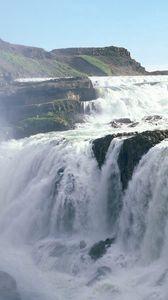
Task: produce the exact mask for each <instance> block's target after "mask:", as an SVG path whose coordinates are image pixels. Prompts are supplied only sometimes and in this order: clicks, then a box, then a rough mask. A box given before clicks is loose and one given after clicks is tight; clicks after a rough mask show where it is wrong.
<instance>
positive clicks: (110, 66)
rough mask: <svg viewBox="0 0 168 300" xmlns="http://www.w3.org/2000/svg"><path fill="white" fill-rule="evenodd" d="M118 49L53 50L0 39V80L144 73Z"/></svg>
mask: <svg viewBox="0 0 168 300" xmlns="http://www.w3.org/2000/svg"><path fill="white" fill-rule="evenodd" d="M146 73H147V72H146V71H145V69H144V68H143V67H142V66H141V65H140V64H139V63H138V62H136V61H135V60H134V59H132V58H131V55H130V53H129V52H128V51H127V50H126V49H124V48H119V47H113V46H111V47H104V48H69V49H55V50H52V51H50V52H48V51H45V50H44V49H41V48H37V47H29V46H22V45H14V44H10V43H7V42H5V41H3V40H1V39H0V78H1V79H8V80H9V79H11V78H12V79H15V78H19V77H40V76H41V77H65V76H83V75H88V76H103V75H104V76H106V75H138V74H146Z"/></svg>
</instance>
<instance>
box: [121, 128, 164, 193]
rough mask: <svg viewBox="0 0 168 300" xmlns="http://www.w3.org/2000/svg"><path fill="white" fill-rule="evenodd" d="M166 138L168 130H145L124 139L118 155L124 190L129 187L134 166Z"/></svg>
mask: <svg viewBox="0 0 168 300" xmlns="http://www.w3.org/2000/svg"><path fill="white" fill-rule="evenodd" d="M165 138H168V130H154V131H145V132H142V133H137V134H135V135H134V136H133V137H131V138H128V139H125V140H124V142H123V145H122V147H121V150H120V153H119V156H118V165H119V168H120V174H121V183H122V188H123V190H125V189H126V188H127V185H128V182H129V180H130V179H131V177H132V174H133V171H134V168H135V167H136V166H137V164H138V163H139V161H140V159H141V158H142V156H143V155H144V154H146V153H147V152H148V151H149V149H150V148H152V147H154V146H155V145H156V144H158V143H160V142H161V141H162V140H164V139H165Z"/></svg>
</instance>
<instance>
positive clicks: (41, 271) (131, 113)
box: [0, 76, 168, 300]
mask: <svg viewBox="0 0 168 300" xmlns="http://www.w3.org/2000/svg"><path fill="white" fill-rule="evenodd" d="M92 82H93V85H94V86H95V88H96V89H97V92H98V95H99V99H96V100H95V101H91V102H87V103H85V104H84V105H85V110H86V118H85V123H84V124H82V125H78V127H77V128H76V129H75V130H73V131H72V130H71V131H67V132H61V133H60V132H55V133H49V134H39V135H37V136H33V137H30V138H25V139H22V140H18V141H16V140H10V141H7V142H1V144H0V191H1V194H0V245H1V246H0V271H1V270H2V271H4V272H7V273H9V274H10V275H11V276H12V277H14V278H15V280H16V282H17V286H18V290H19V292H20V296H21V299H22V300H72V299H73V300H78V299H79V298H80V299H81V300H102V299H104V300H112V299H113V300H135V299H136V300H167V299H168V296H167V294H168V259H167V252H168V193H167V190H168V142H167V141H163V142H162V143H160V144H159V145H157V146H155V147H154V148H152V149H151V150H150V151H149V152H148V153H147V154H146V155H145V156H144V157H142V159H141V161H140V162H139V164H138V166H137V168H136V170H135V172H134V174H133V177H132V179H131V181H130V182H129V185H128V188H127V190H126V191H125V192H124V193H123V192H122V188H121V183H120V171H119V167H118V164H117V158H118V155H119V152H120V148H121V146H122V142H123V141H122V140H120V139H114V140H113V141H112V143H111V145H110V147H109V149H108V152H107V155H106V161H105V163H104V165H103V167H102V169H101V170H100V169H99V168H98V164H97V162H96V159H95V157H94V155H93V151H92V139H93V138H96V137H98V136H99V137H100V136H103V135H105V134H108V133H114V132H115V133H116V132H122V131H124V132H131V131H143V130H145V129H154V128H164V129H166V128H167V127H168V122H167V120H168V76H138V77H111V78H109V77H108V78H92ZM154 115H157V116H159V117H157V118H151V117H153V116H154ZM148 117H149V118H148ZM118 118H129V119H131V121H132V122H134V123H136V125H135V127H129V125H128V124H125V123H123V124H120V126H119V127H118V128H113V127H111V124H109V123H110V122H111V121H112V120H114V119H118ZM131 124H132V123H131ZM108 201H111V203H112V207H113V211H114V214H112V216H111V217H110V216H109V213H108V209H107V208H108ZM119 203H122V205H121V206H122V209H121V211H120V209H119ZM114 216H115V217H114ZM109 218H110V219H109ZM113 236H115V237H117V238H116V242H115V243H114V244H112V246H111V247H110V248H108V250H107V253H106V254H105V255H104V256H103V257H102V258H100V259H98V260H97V261H93V260H92V259H91V257H90V256H89V255H88V251H89V249H90V247H91V246H92V245H93V244H94V243H96V242H98V241H100V240H105V239H106V238H109V237H113ZM0 300H4V299H1V295H0ZM12 300H13V299H12ZM14 300H15V299H14Z"/></svg>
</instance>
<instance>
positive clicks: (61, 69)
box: [0, 51, 82, 77]
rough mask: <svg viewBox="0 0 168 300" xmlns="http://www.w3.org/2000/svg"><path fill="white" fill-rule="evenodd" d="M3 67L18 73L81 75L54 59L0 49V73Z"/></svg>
mask: <svg viewBox="0 0 168 300" xmlns="http://www.w3.org/2000/svg"><path fill="white" fill-rule="evenodd" d="M3 67H5V68H7V69H9V71H10V70H12V71H13V72H15V73H16V72H17V73H18V74H22V73H23V74H24V73H26V74H27V73H29V75H30V76H37V75H39V76H49V77H50V76H51V77H54V76H55V77H57V76H58V77H59V76H60V77H61V76H80V75H82V74H81V73H80V72H78V71H77V70H75V69H73V68H71V67H70V66H68V65H66V64H64V63H61V62H59V61H57V60H55V59H54V60H50V59H44V60H40V59H39V60H38V59H33V58H29V57H25V56H23V55H21V54H20V55H19V54H15V53H11V52H8V51H0V73H1V72H2V71H3Z"/></svg>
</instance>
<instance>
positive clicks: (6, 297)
mask: <svg viewBox="0 0 168 300" xmlns="http://www.w3.org/2000/svg"><path fill="white" fill-rule="evenodd" d="M0 300H21V298H20V295H19V292H18V289H17V285H16V281H15V279H14V278H13V277H12V276H10V275H9V274H8V273H6V272H3V271H0Z"/></svg>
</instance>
